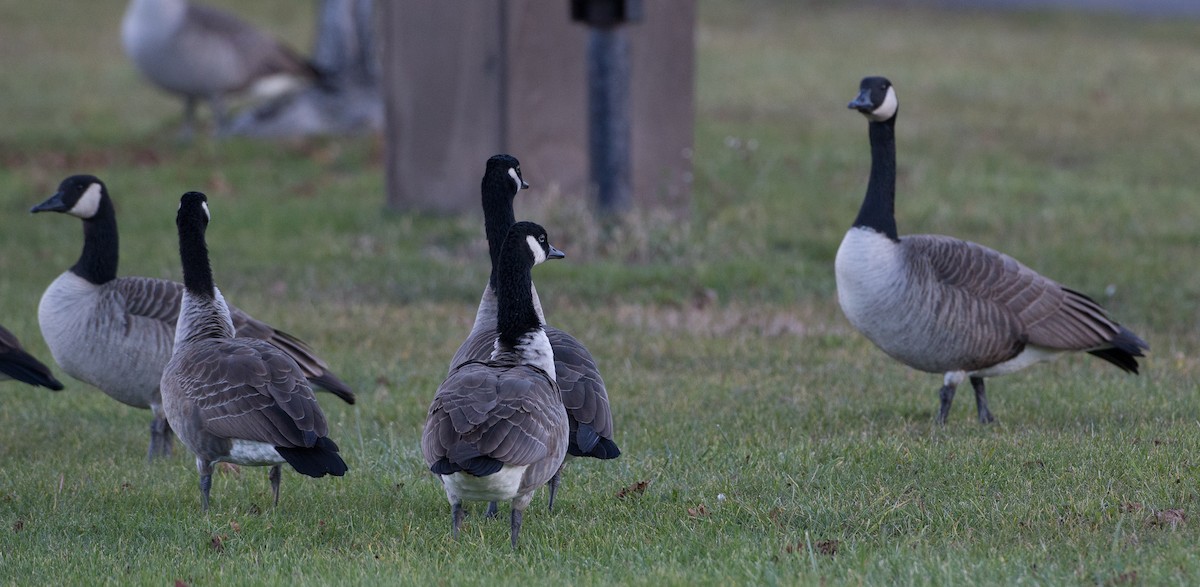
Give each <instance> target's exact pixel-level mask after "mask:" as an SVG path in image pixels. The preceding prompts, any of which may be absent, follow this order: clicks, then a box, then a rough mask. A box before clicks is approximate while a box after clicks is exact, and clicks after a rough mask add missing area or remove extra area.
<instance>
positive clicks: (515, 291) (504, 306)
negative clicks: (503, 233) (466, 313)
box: [493, 240, 542, 348]
mask: <svg viewBox="0 0 1200 587" xmlns="http://www.w3.org/2000/svg"><path fill="white" fill-rule="evenodd" d="M517 244H521V245H523V244H524V243H523V242H522V243H517V242H514V241H511V240H510V241H509V243H506V246H505V249H507V250H506V251H505V254H504V255H502V256H501V258H500V266H499V267H498V268H495V270H494V271H493V274H494V275H495V277H496V283H495V288H496V302H497V306H498V307H497V309H496V333H497V335H498V336H499V338H500V343H501V345H503V346H506V347H508V348H513V347H515V346H516V345H517V344H518V342H520V339H521V337H522V336H524V335H526V334H528V333H529V332H532V331H534V330H537V329H539V328H541V327H542V321H541V320H540V319H539V318H538V314H537V310H536V309H535V308H534V306H533V275H532V270H533V259H532V258H530V257H527V256H524V255H522V253H523V252H524V251H522V250H520V247H518V246H515V245H517ZM508 245H511V246H508ZM514 249H515V250H514Z"/></svg>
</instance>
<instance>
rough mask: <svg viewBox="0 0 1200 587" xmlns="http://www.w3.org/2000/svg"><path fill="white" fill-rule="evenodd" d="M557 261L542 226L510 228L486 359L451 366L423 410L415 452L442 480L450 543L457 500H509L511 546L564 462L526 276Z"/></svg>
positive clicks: (559, 419) (563, 423) (546, 351)
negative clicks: (527, 514) (538, 496)
mask: <svg viewBox="0 0 1200 587" xmlns="http://www.w3.org/2000/svg"><path fill="white" fill-rule="evenodd" d="M562 257H563V254H562V252H561V251H559V250H558V249H555V248H554V247H553V246H551V245H550V242H549V240H548V238H547V236H546V231H545V229H543V228H542V227H540V226H538V225H536V224H533V223H531V222H520V223H516V224H514V225H513V226H512V228H511V229H510V230H509V231H508V236H507V238H505V239H504V241H503V245H502V247H501V250H500V251H499V254H498V262H497V264H496V267H495V270H494V271H493V281H494V284H493V285H494V290H495V292H496V301H497V304H496V328H495V329H494V330H493V331H492V345H493V346H492V349H493V350H492V353H491V355H490V356H489V357H488V358H487V359H484V360H470V361H467V362H465V363H462V364H460V365H458V366H457V367H455V368H454V369H453V370H452V371H451V372H450V375H449V376H448V377H446V380H445V381H443V382H442V384H441V385H440V386H438V390H437V395H436V396H435V397H434V399H433V404H432V405H431V406H429V414H428V417H427V418H426V420H425V431H424V433H423V434H422V435H421V450H422V452H423V453H424V454H425V461H426V462H427V463H428V464H429V469H430V471H433V473H435V474H437V475H439V476H440V478H441V480H442V486H443V488H444V489H445V491H446V499H447V500H448V501H449V502H450V517H451V531H452V532H453V535H454V537H455V538H457V537H458V532H459V528H460V526H461V525H462V520H463V509H462V502H463V501H490V502H495V501H500V500H512V518H511V534H510V540H511V542H512V547H513V548H516V547H517V537H518V535H519V534H520V532H521V519H522V516H523V515H524V512H525V508H526V507H528V506H529V502H530V501H531V500H532V499H533V493H534V491H535V490H537V488H538V487H541V486H542V485H544V484H546V482H548V481H549V480H550V478H551V477H553V476H554V475H555V474H556V473H557V472H558V469H559V468H560V467H561V466H562V462H563V458H564V457H565V456H566V454H567V434H568V423H567V413H566V410H565V409H564V408H563V403H562V398H561V396H560V395H559V391H558V386H557V385H556V384H555V383H554V378H555V371H554V369H555V365H554V358H553V352H552V351H551V349H550V341H549V339H547V338H546V333H545V331H544V330H543V329H542V319H541V316H539V315H538V312H537V308H536V307H535V306H534V303H533V281H532V277H531V270H532V269H533V267H534V266H535V265H537V264H539V263H542V262H543V261H546V260H547V259H561V258H562Z"/></svg>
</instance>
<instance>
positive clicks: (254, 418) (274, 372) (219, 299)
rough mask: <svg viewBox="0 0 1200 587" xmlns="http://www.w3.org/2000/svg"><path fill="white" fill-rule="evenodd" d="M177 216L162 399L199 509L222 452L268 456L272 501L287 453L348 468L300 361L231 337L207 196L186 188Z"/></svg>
mask: <svg viewBox="0 0 1200 587" xmlns="http://www.w3.org/2000/svg"><path fill="white" fill-rule="evenodd" d="M175 223H176V226H177V227H178V230H179V257H180V260H181V261H182V264H183V284H184V291H183V297H182V300H181V302H180V309H179V320H178V325H177V326H176V327H175V341H174V352H173V353H172V355H171V360H170V361H168V362H167V365H166V367H164V368H163V371H162V384H161V389H162V401H163V410H164V411H165V412H166V414H167V419H168V421H170V423H171V427H172V428H173V429H174V430H175V432H176V434H178V435H179V439H180V440H181V441H182V442H183V444H184V445H186V446H187V447H188V449H189V450H191V451H192V453H193V454H195V455H196V469H197V470H198V471H199V473H200V504H201V509H202V510H204V511H207V510H208V494H209V489H210V488H211V487H212V471H213V465H214V464H216V463H218V462H226V463H234V464H238V465H253V466H270V467H271V469H270V473H269V475H268V477H269V479H270V481H271V493H272V494H273V495H274V498H275V503H276V505H278V503H279V478H280V473H281V465H282V464H283V463H285V462H286V463H288V464H289V465H291V466H292V468H294V469H295V470H296V471H298V472H300V473H303V474H305V475H308V476H310V477H324V476H325V475H335V476H339V477H340V476H342V475H344V474H345V473H346V470H347V467H346V462H345V461H343V460H342V457H341V455H340V454H338V452H339V451H338V447H337V444H335V443H334V442H333V440H331V439H330V438H329V436H328V434H329V429H328V425H327V424H326V422H325V414H323V413H322V412H321V406H320V405H318V404H317V400H316V398H315V397H313V392H312V389H311V388H310V387H309V386H308V380H307V379H305V377H304V372H303V371H302V370H301V369H300V365H297V364H296V361H294V360H293V359H292V358H291V357H290V356H289V355H288V354H287V353H285V352H283V351H281V350H280V349H279V348H278V347H275V346H274V345H272V344H270V343H268V342H267V341H264V340H260V339H257V338H235V334H234V328H233V320H232V318H231V317H230V314H229V306H228V305H227V304H226V303H225V298H224V297H223V296H222V295H221V291H220V290H219V289H217V287H216V284H215V283H214V281H213V274H212V266H211V264H210V262H209V258H208V246H207V244H206V242H205V231H206V230H207V228H208V223H209V210H208V198H207V197H205V195H204V194H202V193H199V192H188V193H186V194H184V195H183V197H182V198H180V201H179V212H178V213H177V214H176V220H175Z"/></svg>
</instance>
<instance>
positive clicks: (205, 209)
mask: <svg viewBox="0 0 1200 587" xmlns="http://www.w3.org/2000/svg"><path fill="white" fill-rule="evenodd" d="M200 206H201V207H202V208H204V217H205V218H207V219H209V220H212V214H209V213H208V202H200Z"/></svg>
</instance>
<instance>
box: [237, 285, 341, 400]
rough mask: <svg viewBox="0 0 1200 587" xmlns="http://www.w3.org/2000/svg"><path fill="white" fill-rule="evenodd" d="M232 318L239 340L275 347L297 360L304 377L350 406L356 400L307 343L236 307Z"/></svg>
mask: <svg viewBox="0 0 1200 587" xmlns="http://www.w3.org/2000/svg"><path fill="white" fill-rule="evenodd" d="M229 317H230V318H231V319H232V320H233V329H234V331H236V333H237V336H238V337H239V338H257V339H259V340H265V341H267V342H269V343H271V344H272V345H275V346H276V347H278V348H279V349H280V350H282V351H283V352H285V353H287V354H288V355H289V356H290V357H292V360H294V361H296V364H297V365H299V366H300V370H301V371H302V372H303V373H304V376H305V377H307V378H308V379H309V381H310V382H311V383H313V384H315V385H317V386H319V387H321V388H323V389H325V390H326V391H328V392H330V393H332V394H334V395H336V396H338V397H339V398H341V399H342V400H343V401H345V402H346V403H348V404H353V403H354V402H355V401H356V398H355V395H354V390H352V389H350V386H349V385H346V383H345V382H343V381H342V380H341V379H339V378H338V376H337V375H334V373H333V371H331V370H330V369H329V365H328V364H326V363H325V360H324V359H322V358H321V357H319V356H317V353H316V351H314V350H313V349H312V347H310V346H308V343H306V342H304V341H303V340H300V339H299V338H296V337H295V336H292V335H291V334H288V333H286V332H284V331H282V330H279V329H277V328H275V327H274V326H271V325H270V324H267V323H266V322H263V321H261V320H258V319H256V318H254V317H252V316H250V315H249V314H247V313H246V312H244V311H242V310H240V309H238V308H235V307H233V306H229Z"/></svg>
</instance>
